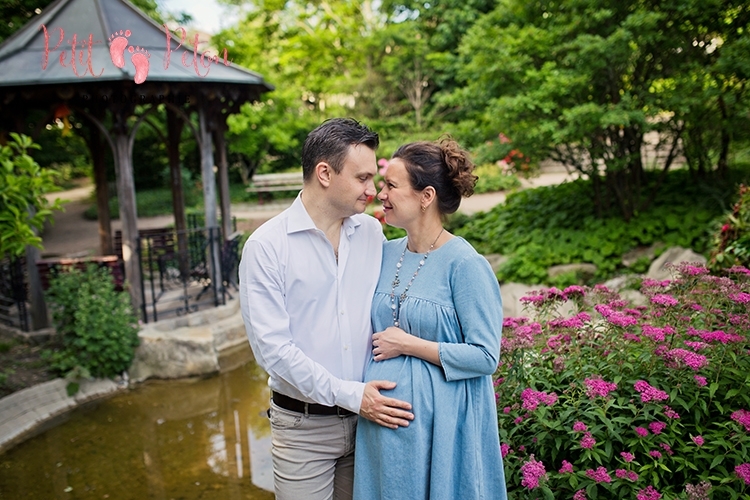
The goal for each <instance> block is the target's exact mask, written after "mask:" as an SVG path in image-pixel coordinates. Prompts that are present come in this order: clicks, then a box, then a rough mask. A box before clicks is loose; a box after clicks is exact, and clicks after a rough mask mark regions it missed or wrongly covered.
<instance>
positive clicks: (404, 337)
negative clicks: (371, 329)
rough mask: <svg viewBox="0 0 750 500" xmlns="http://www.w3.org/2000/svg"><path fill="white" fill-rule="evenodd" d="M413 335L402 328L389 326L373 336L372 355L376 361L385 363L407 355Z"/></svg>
mask: <svg viewBox="0 0 750 500" xmlns="http://www.w3.org/2000/svg"><path fill="white" fill-rule="evenodd" d="M410 338H413V337H412V336H411V335H409V334H408V333H406V332H405V331H403V330H402V329H401V328H398V327H395V326H389V327H388V328H386V329H385V330H383V331H382V332H378V333H375V334H373V336H372V355H373V358H374V359H375V361H384V360H386V359H391V358H395V357H397V356H401V355H402V354H405V353H406V351H405V349H406V346H407V344H408V342H409V339H410Z"/></svg>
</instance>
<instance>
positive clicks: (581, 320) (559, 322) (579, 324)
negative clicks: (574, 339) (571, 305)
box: [547, 312, 591, 330]
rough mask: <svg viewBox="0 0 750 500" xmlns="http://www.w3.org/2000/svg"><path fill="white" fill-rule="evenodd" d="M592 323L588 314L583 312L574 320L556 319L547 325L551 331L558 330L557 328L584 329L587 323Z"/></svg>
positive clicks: (574, 317)
mask: <svg viewBox="0 0 750 500" xmlns="http://www.w3.org/2000/svg"><path fill="white" fill-rule="evenodd" d="M589 321H591V316H590V315H589V314H588V313H585V312H582V313H578V314H576V315H575V316H573V317H572V318H556V319H553V320H550V321H549V322H548V323H547V325H548V326H549V327H550V328H551V329H553V330H554V329H557V328H572V329H576V328H583V325H584V324H585V323H587V322H589Z"/></svg>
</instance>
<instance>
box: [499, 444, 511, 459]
mask: <svg viewBox="0 0 750 500" xmlns="http://www.w3.org/2000/svg"><path fill="white" fill-rule="evenodd" d="M508 453H513V450H511V449H510V445H509V444H507V443H502V444H501V445H500V454H501V455H502V456H503V458H505V457H506V456H507V455H508Z"/></svg>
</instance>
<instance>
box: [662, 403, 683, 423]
mask: <svg viewBox="0 0 750 500" xmlns="http://www.w3.org/2000/svg"><path fill="white" fill-rule="evenodd" d="M664 416H665V417H667V418H671V419H673V420H677V419H679V418H680V415H679V413H677V412H676V411H674V410H673V409H672V408H670V407H669V406H664Z"/></svg>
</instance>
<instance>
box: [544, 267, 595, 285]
mask: <svg viewBox="0 0 750 500" xmlns="http://www.w3.org/2000/svg"><path fill="white" fill-rule="evenodd" d="M567 273H576V274H580V276H581V278H582V279H583V280H584V281H586V280H589V279H591V278H593V277H594V275H595V274H596V266H595V265H594V264H589V263H586V262H579V263H576V264H562V265H559V266H552V267H550V268H549V269H547V276H549V277H550V278H555V277H557V276H560V275H561V274H567Z"/></svg>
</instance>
